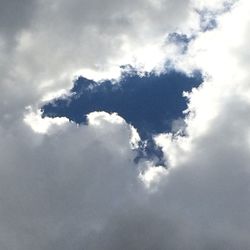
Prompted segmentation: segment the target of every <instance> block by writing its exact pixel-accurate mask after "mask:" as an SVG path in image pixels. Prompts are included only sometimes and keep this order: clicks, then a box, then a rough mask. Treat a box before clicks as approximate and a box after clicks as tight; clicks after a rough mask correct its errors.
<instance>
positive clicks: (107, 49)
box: [0, 0, 250, 250]
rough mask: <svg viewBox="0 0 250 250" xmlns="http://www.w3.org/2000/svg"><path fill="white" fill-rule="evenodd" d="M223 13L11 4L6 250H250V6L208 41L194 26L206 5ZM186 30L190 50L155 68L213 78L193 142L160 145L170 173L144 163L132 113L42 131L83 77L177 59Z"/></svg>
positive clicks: (166, 137)
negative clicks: (58, 100) (49, 112)
mask: <svg viewBox="0 0 250 250" xmlns="http://www.w3.org/2000/svg"><path fill="white" fill-rule="evenodd" d="M206 2H207V3H206ZM221 3H222V1H217V0H216V1H209V2H208V1H149V0H148V1H122V2H119V4H118V2H115V1H107V2H105V5H104V4H103V1H102V2H101V1H92V2H90V1H81V2H80V1H79V2H78V1H73V2H68V1H60V0H57V1H54V2H53V4H51V3H50V2H49V1H31V2H29V1H18V2H15V1H12V4H13V5H12V4H10V3H9V2H7V1H2V2H1V8H0V10H1V13H0V14H2V15H0V16H1V18H3V20H4V21H5V22H6V23H7V24H4V23H5V22H0V23H1V25H3V26H4V28H1V31H0V55H1V57H0V58H1V59H0V65H1V69H0V72H1V84H0V104H1V105H0V138H1V139H0V159H1V164H0V221H1V225H0V247H1V248H3V249H20V250H24V249H25V250H31V249H37V250H40V249H41V250H42V249H43V250H44V249H46V250H47V249H48V250H49V249H53V250H54V249H60V250H62V249H65V250H66V249H76V250H77V249H90V250H92V249H93V250H99V249H104V250H106V249H107V250H108V249H109V250H112V249H114V250H115V249H130V250H133V249H137V250H138V249H159V250H163V249H166V248H167V249H174V250H175V249H204V250H207V249H220V250H221V249H248V248H249V247H250V241H249V236H248V235H249V230H250V222H249V220H248V218H249V209H248V208H249V205H250V204H249V203H250V199H249V189H250V187H249V185H250V184H249V183H250V182H249V178H250V176H249V160H250V159H249V150H250V148H249V147H250V146H249V142H250V140H249V131H250V127H249V118H248V113H249V109H250V102H249V96H250V93H249V70H248V69H249V58H248V51H249V44H248V37H249V28H248V27H249V21H250V19H249V9H250V4H249V1H247V0H240V1H238V2H237V3H236V4H235V5H234V6H233V7H232V8H231V10H230V11H228V12H226V13H223V14H221V16H220V17H218V19H217V28H216V29H212V30H208V31H206V32H203V31H201V29H200V27H198V26H199V22H196V21H194V20H196V19H195V18H193V17H194V16H195V15H196V14H195V13H196V12H195V11H194V9H195V8H197V6H198V7H200V8H205V7H206V4H207V8H212V9H214V8H217V7H218V6H219V7H218V8H220V7H223V4H221ZM17 9H18V11H19V12H18V14H17V15H8V13H15V11H16V10H17ZM175 13H178V15H176V14H175ZM183 26H187V27H186V28H184V27H183ZM197 27H198V28H197ZM178 28H179V29H182V30H183V31H184V30H186V31H187V32H191V33H192V32H195V39H193V40H191V41H190V42H189V45H188V48H187V50H186V52H185V53H184V54H183V53H178V50H175V49H173V48H172V47H171V46H170V47H168V48H166V51H169V52H171V53H169V54H167V55H165V54H164V55H163V56H162V58H161V57H159V58H158V59H159V60H158V59H157V60H156V61H153V64H155V67H156V68H157V67H159V68H161V62H162V61H164V62H165V58H167V57H169V58H170V59H171V62H172V64H171V65H174V67H175V68H176V69H178V70H179V69H181V70H182V71H184V72H186V73H187V74H188V73H190V72H192V71H193V70H194V69H197V68H199V69H200V70H202V72H203V73H204V75H206V79H205V82H204V83H203V84H202V86H200V87H199V88H198V89H196V90H193V92H192V93H190V94H187V95H188V98H189V103H188V111H189V113H188V114H187V116H186V124H187V127H186V130H185V131H184V132H185V133H184V134H185V136H181V135H179V134H161V135H158V136H156V137H155V140H156V143H157V144H158V145H159V146H161V147H162V148H163V151H164V156H165V160H166V164H167V166H168V169H164V168H160V167H158V168H155V167H154V166H153V164H152V163H151V162H142V163H141V164H140V165H136V164H135V163H134V162H133V158H134V156H135V155H134V154H135V153H134V151H133V149H132V147H131V139H132V137H133V136H134V135H133V133H134V132H133V129H132V128H131V127H130V126H129V125H128V124H127V123H126V122H125V121H124V120H123V118H121V117H119V116H118V115H115V114H111V115H110V114H107V113H91V114H89V116H88V119H89V123H88V126H77V125H75V124H73V123H70V122H68V121H67V120H66V119H65V118H64V119H63V120H60V119H59V118H58V119H59V120H57V121H55V120H52V119H49V118H48V120H46V122H45V125H42V124H43V123H42V121H43V122H44V120H41V117H40V116H39V113H37V108H38V107H40V105H41V99H42V98H43V97H44V96H45V95H46V94H50V93H51V91H54V90H58V89H60V88H69V87H70V82H71V81H70V80H71V78H72V76H73V75H75V74H77V73H78V72H79V70H82V69H84V68H87V67H89V71H88V72H89V74H90V73H91V74H93V72H95V71H96V74H97V75H98V67H103V69H105V70H107V72H109V75H112V74H115V73H114V72H113V64H114V65H117V64H118V63H119V64H123V60H127V59H128V61H127V62H126V63H130V62H131V61H130V59H129V58H133V56H138V57H136V60H137V61H136V60H135V61H136V62H138V61H139V62H140V61H143V60H144V59H145V60H146V59H147V58H145V57H142V55H143V53H140V52H141V51H143V50H144V52H145V53H146V54H147V52H150V51H151V52H152V51H153V52H155V51H156V52H157V51H158V52H162V51H165V50H162V46H161V44H162V43H161V41H163V40H164V38H165V37H166V35H167V33H170V32H171V33H172V32H175V29H178ZM111 38H112V39H111ZM166 51H165V52H166ZM125 52H128V54H126V53H125ZM123 54H125V57H123V56H122V55H123ZM149 54H150V53H149ZM159 54H160V53H159ZM156 55H158V54H157V53H156ZM131 60H132V59H131ZM132 61H133V60H132ZM146 62H147V60H146ZM135 64H136V63H135ZM137 66H138V65H137ZM149 68H150V67H149ZM100 71H101V70H99V73H100ZM86 72H87V71H86ZM110 72H111V73H110ZM99 76H100V74H99ZM28 106H29V108H27V107H28ZM28 118H29V119H28ZM39 119H40V121H39ZM27 123H29V124H30V125H31V127H33V128H39V126H40V129H39V130H36V131H34V130H32V129H31V128H30V127H29V126H27ZM41 126H46V128H45V129H44V130H41V128H42V127H41ZM38 132H39V133H38ZM137 139H138V138H137Z"/></svg>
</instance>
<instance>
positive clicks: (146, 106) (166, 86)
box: [41, 66, 202, 164]
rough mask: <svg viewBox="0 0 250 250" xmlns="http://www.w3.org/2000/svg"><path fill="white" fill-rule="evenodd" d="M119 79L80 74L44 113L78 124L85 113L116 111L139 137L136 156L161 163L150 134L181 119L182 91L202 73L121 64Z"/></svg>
mask: <svg viewBox="0 0 250 250" xmlns="http://www.w3.org/2000/svg"><path fill="white" fill-rule="evenodd" d="M122 69H123V71H122V75H121V78H120V79H119V81H117V82H116V83H114V81H113V80H104V81H102V82H96V81H94V80H90V79H87V78H84V77H82V76H80V77H79V78H78V79H77V80H76V81H75V82H74V86H73V88H72V89H71V91H70V92H71V94H70V96H69V97H68V98H57V99H55V100H53V101H51V102H49V103H47V104H46V105H44V106H43V107H42V109H41V110H42V113H43V116H48V117H67V118H69V119H70V120H71V121H74V122H76V123H78V124H86V123H87V114H89V113H91V112H94V111H105V112H108V113H113V112H116V113H118V115H120V116H121V117H123V118H124V119H125V120H126V122H127V123H129V124H131V125H132V126H134V127H135V128H136V129H137V130H138V133H139V135H140V137H141V140H142V141H141V144H140V147H139V149H138V156H137V158H136V159H135V161H139V160H140V159H142V158H147V159H148V158H150V159H157V160H156V161H157V163H158V164H163V159H162V157H163V154H162V151H161V149H160V148H158V147H157V146H156V145H155V143H154V141H153V136H154V135H156V134H159V133H164V132H171V131H172V129H173V122H175V121H176V120H178V119H182V118H184V114H183V111H184V110H185V109H186V108H187V102H186V101H187V100H186V99H185V98H184V97H183V92H184V91H191V89H192V88H196V87H198V86H199V85H200V84H201V83H202V75H201V73H199V72H198V71H197V72H194V73H193V74H192V76H187V75H185V74H184V73H181V72H177V71H174V70H172V71H170V72H167V73H162V74H155V73H144V74H141V72H138V71H137V70H136V69H134V68H132V67H131V66H123V67H122Z"/></svg>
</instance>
